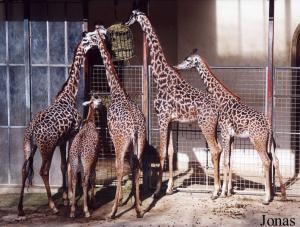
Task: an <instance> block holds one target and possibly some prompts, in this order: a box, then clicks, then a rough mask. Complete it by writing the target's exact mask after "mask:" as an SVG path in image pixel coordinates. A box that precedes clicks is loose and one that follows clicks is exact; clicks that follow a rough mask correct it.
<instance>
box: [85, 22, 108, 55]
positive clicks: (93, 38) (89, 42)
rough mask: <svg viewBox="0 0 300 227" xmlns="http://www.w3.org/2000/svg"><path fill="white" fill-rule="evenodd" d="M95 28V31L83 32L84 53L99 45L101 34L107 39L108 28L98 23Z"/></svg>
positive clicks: (102, 37)
mask: <svg viewBox="0 0 300 227" xmlns="http://www.w3.org/2000/svg"><path fill="white" fill-rule="evenodd" d="M95 28H96V29H95V31H93V32H86V33H83V38H82V41H81V45H82V47H83V50H84V53H87V52H88V51H89V50H90V49H91V48H93V47H98V36H100V38H101V39H105V35H106V33H107V30H106V28H104V26H102V25H97V26H96V27H95Z"/></svg>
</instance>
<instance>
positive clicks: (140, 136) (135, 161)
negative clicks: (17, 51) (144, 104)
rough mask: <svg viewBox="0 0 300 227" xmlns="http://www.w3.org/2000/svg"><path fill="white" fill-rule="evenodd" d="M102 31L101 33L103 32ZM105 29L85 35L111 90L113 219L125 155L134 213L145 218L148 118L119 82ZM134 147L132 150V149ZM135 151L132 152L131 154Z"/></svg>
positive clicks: (108, 114) (118, 197) (109, 123)
mask: <svg viewBox="0 0 300 227" xmlns="http://www.w3.org/2000/svg"><path fill="white" fill-rule="evenodd" d="M101 31H102V32H101ZM105 31H106V29H105V28H104V27H103V26H97V27H96V31H94V32H89V33H87V34H86V37H85V38H84V40H86V41H87V42H90V45H93V46H97V47H98V49H99V51H100V54H101V57H102V60H103V64H104V66H105V72H106V78H107V81H108V85H109V87H110V94H111V96H110V105H109V108H108V111H107V124H108V129H109V134H110V137H111V139H112V142H113V144H114V147H115V154H116V171H117V190H116V193H115V200H114V205H113V208H112V211H111V214H110V216H109V217H110V218H114V217H115V215H116V213H117V209H118V203H119V200H120V197H121V196H122V177H123V171H124V158H125V154H126V152H127V151H128V152H130V157H131V158H130V166H131V169H132V176H133V182H132V192H133V195H134V197H135V210H136V213H137V217H142V214H141V212H142V210H141V202H140V195H139V177H140V169H141V164H142V163H141V161H142V160H141V158H142V154H143V151H144V146H145V140H146V123H145V117H144V115H143V113H142V111H141V110H140V109H139V107H138V106H137V105H136V104H135V103H134V102H133V101H132V100H131V99H130V97H129V96H128V94H127V93H126V91H125V89H124V88H123V87H122V85H121V84H120V81H119V77H118V75H117V72H116V70H115V66H114V64H113V61H112V58H111V55H110V53H109V51H108V49H107V47H106V44H105V40H104V38H105V37H104V35H102V34H103V33H105ZM130 145H132V146H130ZM130 147H133V150H128V149H130Z"/></svg>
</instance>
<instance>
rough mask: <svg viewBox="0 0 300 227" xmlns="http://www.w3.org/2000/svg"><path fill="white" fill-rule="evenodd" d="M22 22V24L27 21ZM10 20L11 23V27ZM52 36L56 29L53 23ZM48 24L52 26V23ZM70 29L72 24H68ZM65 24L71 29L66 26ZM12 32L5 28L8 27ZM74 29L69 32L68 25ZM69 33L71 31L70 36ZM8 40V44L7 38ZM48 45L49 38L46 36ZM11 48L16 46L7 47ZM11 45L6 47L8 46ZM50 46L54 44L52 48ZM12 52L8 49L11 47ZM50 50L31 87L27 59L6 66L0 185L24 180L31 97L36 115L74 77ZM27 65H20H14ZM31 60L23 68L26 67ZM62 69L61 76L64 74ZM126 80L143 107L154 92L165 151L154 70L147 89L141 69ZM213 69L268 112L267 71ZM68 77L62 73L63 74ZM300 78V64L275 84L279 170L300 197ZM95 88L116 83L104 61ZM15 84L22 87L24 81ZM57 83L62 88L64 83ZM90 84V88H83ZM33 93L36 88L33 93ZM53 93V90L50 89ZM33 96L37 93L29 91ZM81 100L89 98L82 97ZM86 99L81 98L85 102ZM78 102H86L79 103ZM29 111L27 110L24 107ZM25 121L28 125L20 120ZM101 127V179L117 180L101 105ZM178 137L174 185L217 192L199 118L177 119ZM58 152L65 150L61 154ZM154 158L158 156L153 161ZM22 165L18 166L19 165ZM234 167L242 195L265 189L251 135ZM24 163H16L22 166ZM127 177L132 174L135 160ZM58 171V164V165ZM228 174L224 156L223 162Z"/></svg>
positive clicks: (0, 97) (124, 74)
mask: <svg viewBox="0 0 300 227" xmlns="http://www.w3.org/2000/svg"><path fill="white" fill-rule="evenodd" d="M22 23H23V22H22ZM7 26H9V25H8V24H6V25H4V28H5V29H6V31H7V29H8V27H7ZM45 26H46V28H45V29H46V31H47V32H46V33H45V34H48V33H49V31H48V30H47V29H49V28H50V27H48V28H47V24H45ZM48 26H49V25H48ZM64 26H66V24H65V25H64ZM64 29H66V28H65V27H64ZM4 31H5V30H4ZM67 31H68V30H67ZM64 34H68V32H67V33H64ZM6 42H9V39H8V38H7V40H6ZM46 42H50V40H49V41H46ZM8 46H9V45H8ZM8 49H9V48H7V50H8ZM47 51H49V49H48V50H47ZM5 53H6V55H7V52H5ZM47 56H48V57H50V56H51V55H50V54H46V59H48V60H47V61H46V62H45V61H43V62H40V63H37V62H31V64H30V68H31V70H32V73H31V75H32V78H31V80H29V81H30V82H31V86H32V90H30V89H29V88H28V87H26V86H28V85H26V77H25V78H24V77H22V74H21V72H20V70H21V71H22V70H24V67H25V66H24V65H25V63H10V62H9V61H8V62H9V63H7V59H9V56H6V57H5V58H4V59H6V60H5V61H4V60H3V61H2V60H1V56H0V60H1V62H0V63H1V64H0V102H1V104H2V105H1V106H2V107H3V108H2V112H1V114H0V123H1V125H0V135H1V137H0V138H1V139H0V146H1V150H0V152H1V157H2V159H3V160H5V161H3V164H2V165H1V166H0V170H1V175H0V184H1V185H7V184H9V185H14V184H15V185H17V184H19V182H20V179H19V177H20V168H21V166H22V160H23V152H22V137H23V129H24V127H25V125H26V124H25V123H26V120H22V119H23V118H24V117H25V118H26V116H27V115H26V114H24V113H25V112H26V110H27V109H26V108H27V106H26V97H25V96H24V94H26V95H29V97H31V98H30V100H29V101H30V102H29V105H30V108H31V109H32V112H33V113H34V112H36V111H37V110H39V109H41V108H43V107H44V106H46V105H48V104H49V102H51V100H52V95H51V94H55V92H56V91H57V89H58V88H59V87H60V86H58V84H62V83H61V82H60V81H61V76H62V77H64V78H65V77H66V76H67V67H68V66H69V65H68V63H69V62H68V61H67V60H68V58H67V57H66V55H64V56H65V57H64V59H65V62H66V64H64V65H57V64H58V63H51V60H50V63H49V58H48V57H47ZM14 64H20V65H14ZM22 64H24V65H22ZM59 72H61V73H59ZM117 72H118V74H119V76H120V81H121V84H122V85H123V87H124V88H125V90H126V91H127V93H128V94H129V96H130V97H131V98H132V99H133V100H134V101H135V102H136V103H137V104H138V105H139V106H140V107H141V108H142V104H143V103H142V100H143V96H144V95H145V94H146V92H148V94H147V95H148V97H149V103H148V104H149V125H150V126H149V131H148V133H149V143H150V144H151V145H152V146H153V148H154V149H158V145H159V130H158V123H157V116H156V113H155V111H154V108H153V99H154V98H155V95H156V92H157V91H156V86H155V84H154V82H153V81H152V78H153V77H152V76H151V70H149V72H150V73H149V85H150V87H149V90H147V91H143V83H144V81H143V76H142V75H143V68H142V66H126V67H117ZM213 72H214V73H215V74H216V75H217V76H218V78H220V80H221V81H223V82H224V83H225V84H226V85H228V87H229V88H230V89H231V90H232V91H233V92H235V93H236V94H237V95H238V96H240V97H241V100H242V101H243V102H245V103H246V104H247V105H249V106H251V107H253V108H255V109H257V110H258V111H261V112H264V111H265V98H266V97H265V96H266V68H260V67H256V68H255V67H213ZM182 74H183V76H184V78H185V79H186V80H187V81H188V82H189V83H190V84H192V85H193V86H194V87H197V88H199V89H205V88H204V85H203V83H202V80H201V78H200V76H199V75H198V73H197V72H196V71H193V70H190V71H189V70H187V71H182ZM59 75H61V76H59ZM299 75H300V69H299V68H276V69H275V81H274V135H275V139H276V142H277V145H278V147H277V149H276V153H277V155H278V158H279V161H280V169H281V171H282V174H283V176H284V180H285V182H286V184H287V193H288V195H300V188H299V187H300V185H299V162H300V160H299V146H300V138H299V136H300V121H299V117H298V114H299V113H300V103H299V102H300V96H299V95H300V94H299V93H300V89H299V88H300V87H299V86H300V80H298V78H299ZM89 83H90V86H89V88H90V91H91V92H94V93H98V94H100V95H101V96H104V97H109V92H110V91H109V87H108V84H107V80H106V75H105V69H104V67H103V66H99V65H97V66H94V67H93V68H92V69H91V75H90V80H89ZM15 84H18V85H17V86H16V85H15ZM57 86H58V87H57ZM82 86H83V85H82ZM30 91H31V92H30ZM45 91H47V92H45ZM30 94H31V96H30ZM80 97H82V98H81V99H83V96H82V95H81V96H80ZM80 101H81V100H80ZM80 101H79V102H80ZM24 111H25V112H24ZM20 121H22V122H20ZM96 121H97V125H98V129H99V132H100V133H101V138H102V141H101V143H102V146H101V152H100V155H99V161H98V165H97V183H98V184H101V185H108V184H112V183H113V184H114V180H115V178H116V171H115V159H114V148H113V145H112V142H111V140H110V138H109V133H108V131H107V125H106V110H105V109H103V110H101V111H100V112H99V113H98V115H97V119H96ZM172 129H173V134H172V136H173V142H174V149H175V157H174V162H175V167H176V170H175V186H176V187H177V188H178V189H180V190H199V191H202V190H204V191H211V190H212V189H213V169H212V163H211V154H210V151H209V149H208V148H207V145H206V141H205V139H204V137H203V135H202V134H201V131H200V129H199V127H198V126H197V124H195V123H190V124H189V123H186V124H182V123H173V125H172ZM56 153H58V152H56ZM36 156H37V157H38V158H37V160H36V159H35V165H34V166H35V168H36V171H38V168H39V164H38V163H39V162H40V157H39V152H37V154H36ZM151 160H153V159H151ZM59 165H60V161H59V157H58V158H57V159H54V160H53V166H55V167H56V168H55V169H58V170H59V169H60V168H59ZM17 166H19V168H18V167H17ZM231 166H232V169H233V183H234V189H235V191H236V192H239V193H262V192H263V190H264V179H263V169H262V163H261V160H260V158H259V156H258V155H257V152H256V151H255V150H254V148H253V147H252V145H251V144H250V141H249V139H240V138H235V141H234V144H233V150H232V157H231ZM15 167H17V168H15ZM125 168H126V170H125V174H126V173H129V166H128V163H127V164H126V166H125ZM149 168H150V172H149V175H150V177H149V185H150V187H152V188H155V186H156V176H157V171H158V163H157V162H151V163H149ZM51 169H52V171H55V170H54V168H53V167H52V168H51ZM167 170H168V163H167V160H166V165H165V173H164V180H167V179H168V171H167ZM221 173H222V160H221ZM53 177H56V178H57V179H60V171H56V172H55V173H53V175H52V178H53ZM34 183H35V185H40V184H42V182H41V180H40V179H39V177H36V178H35V182H34ZM53 184H55V185H59V184H60V180H56V181H55V180H52V185H53Z"/></svg>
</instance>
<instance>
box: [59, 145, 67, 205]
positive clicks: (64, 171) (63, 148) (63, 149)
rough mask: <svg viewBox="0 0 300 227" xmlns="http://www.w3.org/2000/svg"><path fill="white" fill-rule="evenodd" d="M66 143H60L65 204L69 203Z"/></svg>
mask: <svg viewBox="0 0 300 227" xmlns="http://www.w3.org/2000/svg"><path fill="white" fill-rule="evenodd" d="M66 146H67V144H66V143H63V144H62V145H60V147H59V148H60V158H61V159H60V162H61V165H60V168H61V174H62V177H63V185H62V190H63V200H64V205H65V206H67V205H68V193H67V160H66Z"/></svg>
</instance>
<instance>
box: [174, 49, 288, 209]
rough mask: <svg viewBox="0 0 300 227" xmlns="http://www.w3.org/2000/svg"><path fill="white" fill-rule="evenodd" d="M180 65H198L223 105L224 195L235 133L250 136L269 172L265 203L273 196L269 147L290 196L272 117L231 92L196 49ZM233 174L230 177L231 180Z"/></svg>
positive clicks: (279, 175) (277, 170) (238, 135)
mask: <svg viewBox="0 0 300 227" xmlns="http://www.w3.org/2000/svg"><path fill="white" fill-rule="evenodd" d="M176 68H177V69H190V68H196V69H197V71H198V73H199V74H200V76H201V79H202V80H203V81H204V84H205V86H206V87H207V89H208V90H209V92H211V93H212V95H213V97H214V98H215V100H217V102H218V104H219V106H220V115H219V121H218V122H219V127H220V130H221V137H222V148H223V150H224V182H223V186H222V193H221V196H222V197H225V196H226V194H227V193H228V195H230V194H231V190H232V184H231V167H230V153H231V143H232V141H233V137H234V136H236V137H241V138H249V139H250V141H251V143H252V144H253V146H254V148H255V149H256V151H257V152H258V155H259V156H260V158H261V160H262V163H263V167H264V175H265V191H266V194H265V198H264V199H263V204H269V202H270V199H271V185H270V176H269V174H270V165H271V160H270V158H269V156H268V150H269V149H271V153H272V159H273V160H274V166H275V169H276V172H277V175H278V178H279V182H280V190H281V194H282V199H283V200H284V199H285V197H286V192H285V186H284V183H283V180H282V176H281V174H280V170H279V160H278V158H277V157H276V155H275V147H272V148H271V146H272V144H273V143H274V144H273V145H274V146H275V141H274V138H273V135H272V128H271V125H270V123H269V120H268V118H267V117H266V116H265V115H264V114H263V113H260V112H258V111H256V110H255V109H253V108H251V107H249V106H247V105H246V104H244V103H243V102H241V101H240V100H239V99H238V98H237V97H236V96H235V95H233V94H232V93H230V92H228V89H227V88H226V87H225V85H224V84H222V83H221V82H220V81H219V80H218V78H217V77H216V76H215V75H214V74H213V73H212V71H211V70H210V68H209V66H208V64H207V63H206V61H205V60H203V58H201V57H200V56H199V55H198V54H195V53H192V54H191V55H190V56H188V57H187V58H186V59H185V60H184V61H183V62H181V63H180V64H178V65H177V66H176ZM228 174H229V177H228ZM228 178H229V180H228Z"/></svg>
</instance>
